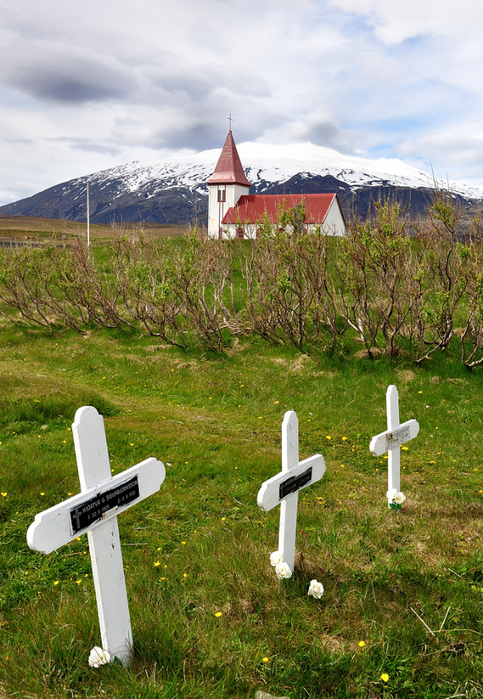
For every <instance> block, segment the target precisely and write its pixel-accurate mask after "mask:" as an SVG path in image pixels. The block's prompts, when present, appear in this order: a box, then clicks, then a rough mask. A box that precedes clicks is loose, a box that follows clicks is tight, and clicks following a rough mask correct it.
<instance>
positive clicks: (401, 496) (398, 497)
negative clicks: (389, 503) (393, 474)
mask: <svg viewBox="0 0 483 699" xmlns="http://www.w3.org/2000/svg"><path fill="white" fill-rule="evenodd" d="M405 499H406V496H405V495H404V493H396V495H395V496H394V502H395V503H396V504H397V505H402V503H403V502H404V501H405Z"/></svg>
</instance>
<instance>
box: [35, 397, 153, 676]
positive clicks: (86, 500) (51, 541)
mask: <svg viewBox="0 0 483 699" xmlns="http://www.w3.org/2000/svg"><path fill="white" fill-rule="evenodd" d="M72 434H73V436H74V445H75V453H76V458H77V467H78V471H79V480H80V484H81V493H79V494H78V495H74V496H73V497H72V498H70V499H69V500H65V501H64V502H61V503H60V504H59V505H54V507H51V508H50V509H48V510H44V512H40V513H39V514H38V515H36V516H35V520H34V521H33V523H32V524H31V525H30V527H29V529H28V532H27V543H28V545H29V546H30V548H31V549H33V550H34V551H40V553H51V552H52V551H55V550H56V549H58V548H59V547H60V546H63V545H64V544H67V543H69V542H70V541H73V540H74V539H75V538H77V537H78V536H79V535H80V534H84V533H86V532H87V536H88V540H89V551H90V554H91V562H92V575H93V579H94V586H95V590H96V598H97V608H98V613H99V624H100V627H101V639H102V648H103V650H104V651H107V653H108V656H107V657H109V658H110V659H111V660H114V659H115V658H116V657H117V658H118V659H119V660H120V661H121V663H122V664H123V665H127V664H129V662H130V659H131V653H132V632H131V620H130V616H129V606H128V601H127V593H126V583H125V580H124V569H123V565H122V553H121V542H120V539H119V528H118V524H117V515H118V514H120V513H121V512H124V511H125V510H127V509H128V508H129V507H131V505H135V504H136V503H138V502H140V501H141V500H144V499H145V498H147V497H148V496H149V495H152V494H153V493H156V492H157V491H158V490H159V488H160V487H161V484H162V482H163V481H164V477H165V468H164V465H163V464H162V463H161V462H160V461H157V459H154V458H150V459H145V461H142V462H141V463H139V464H137V465H136V466H132V467H131V468H129V469H127V471H124V472H123V473H120V474H118V475H116V476H114V477H112V475H111V467H110V464H109V454H108V451H107V441H106V434H105V431H104V420H103V418H102V415H99V413H98V412H97V410H96V409H95V408H93V407H91V406H84V407H83V408H79V410H78V411H77V412H76V414H75V419H74V423H73V425H72Z"/></svg>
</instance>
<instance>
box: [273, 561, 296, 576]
mask: <svg viewBox="0 0 483 699" xmlns="http://www.w3.org/2000/svg"><path fill="white" fill-rule="evenodd" d="M275 575H276V576H277V578H278V579H279V580H283V579H284V578H291V577H292V571H291V570H290V568H289V566H288V564H287V563H285V561H281V562H280V563H277V565H276V566H275Z"/></svg>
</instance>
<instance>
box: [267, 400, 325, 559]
mask: <svg viewBox="0 0 483 699" xmlns="http://www.w3.org/2000/svg"><path fill="white" fill-rule="evenodd" d="M324 473H325V460H324V457H323V456H321V455H320V454H316V455H315V456H310V457H309V458H308V459H305V460H304V461H301V462H300V463H299V421H298V418H297V414H296V413H295V411H293V410H288V411H287V412H286V413H285V416H284V418H283V423H282V471H281V472H280V473H279V474H277V475H276V476H273V478H270V479H269V480H268V481H265V483H262V487H261V488H260V490H259V491H258V498H257V501H258V505H259V507H261V508H262V510H266V511H268V510H271V509H272V507H275V506H276V505H279V504H280V529H279V535H278V551H279V553H280V554H281V560H282V561H283V562H285V563H286V564H287V565H288V567H289V568H290V571H291V572H292V573H293V570H294V561H295V535H296V526H297V504H298V497H299V494H298V491H299V490H301V489H302V488H306V487H307V486H308V485H312V483H316V482H317V481H319V480H320V479H321V478H322V476H323V475H324Z"/></svg>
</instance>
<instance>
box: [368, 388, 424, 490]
mask: <svg viewBox="0 0 483 699" xmlns="http://www.w3.org/2000/svg"><path fill="white" fill-rule="evenodd" d="M386 407H387V430H386V431H385V432H381V433H380V434H378V435H376V436H375V437H373V438H372V440H371V443H370V445H369V449H370V450H371V452H372V453H373V454H375V456H381V454H384V453H385V452H386V451H387V453H388V457H387V492H388V493H389V492H391V490H393V489H394V490H396V491H398V492H399V491H400V489H401V444H405V443H406V442H409V441H410V440H411V439H414V437H417V435H418V433H419V423H418V422H417V420H408V421H407V422H403V424H402V425H400V424H399V402H398V395H397V388H396V386H389V388H388V389H387V392H386Z"/></svg>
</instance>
